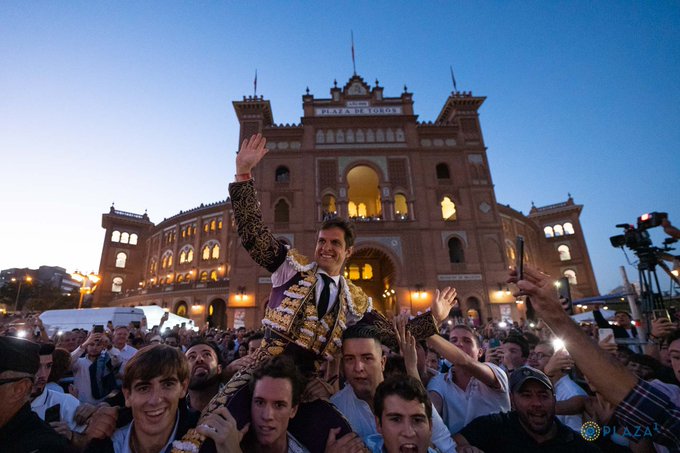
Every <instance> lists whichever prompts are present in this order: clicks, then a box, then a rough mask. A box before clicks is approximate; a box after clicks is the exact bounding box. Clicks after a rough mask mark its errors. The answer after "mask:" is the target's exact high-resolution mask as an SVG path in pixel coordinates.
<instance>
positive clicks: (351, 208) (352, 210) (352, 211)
mask: <svg viewBox="0 0 680 453" xmlns="http://www.w3.org/2000/svg"><path fill="white" fill-rule="evenodd" d="M347 212H349V216H350V217H356V216H357V205H356V204H354V202H353V201H350V202H349V203H347Z"/></svg>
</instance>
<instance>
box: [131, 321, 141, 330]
mask: <svg viewBox="0 0 680 453" xmlns="http://www.w3.org/2000/svg"><path fill="white" fill-rule="evenodd" d="M140 325H141V323H140V322H139V321H132V326H133V327H134V328H135V329H139V326H140Z"/></svg>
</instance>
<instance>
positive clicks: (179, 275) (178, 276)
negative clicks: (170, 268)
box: [177, 274, 184, 283]
mask: <svg viewBox="0 0 680 453" xmlns="http://www.w3.org/2000/svg"><path fill="white" fill-rule="evenodd" d="M183 281H184V275H182V274H177V283H182V282H183Z"/></svg>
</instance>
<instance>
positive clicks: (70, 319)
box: [39, 307, 144, 336]
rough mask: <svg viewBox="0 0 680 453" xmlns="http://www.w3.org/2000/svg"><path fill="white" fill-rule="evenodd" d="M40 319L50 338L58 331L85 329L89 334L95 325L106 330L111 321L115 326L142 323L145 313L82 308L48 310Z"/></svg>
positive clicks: (114, 308) (137, 310)
mask: <svg viewBox="0 0 680 453" xmlns="http://www.w3.org/2000/svg"><path fill="white" fill-rule="evenodd" d="M39 317H40V319H41V320H42V322H43V325H44V326H45V330H46V331H47V334H48V335H49V336H52V335H54V334H55V333H56V332H58V331H62V332H66V331H69V330H73V329H85V330H87V331H88V332H89V331H90V330H92V327H93V326H95V325H102V326H104V328H106V325H107V324H108V322H109V321H111V322H113V326H114V327H116V326H127V325H129V324H130V323H131V322H141V321H142V318H143V317H144V312H143V311H142V310H140V309H139V308H130V307H101V308H81V309H73V310H48V311H44V312H42V313H41V314H40V316H39Z"/></svg>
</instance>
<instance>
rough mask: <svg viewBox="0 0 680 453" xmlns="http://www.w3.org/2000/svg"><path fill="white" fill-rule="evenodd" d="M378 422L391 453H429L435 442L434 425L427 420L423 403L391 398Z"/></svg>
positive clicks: (388, 451) (390, 396)
mask: <svg viewBox="0 0 680 453" xmlns="http://www.w3.org/2000/svg"><path fill="white" fill-rule="evenodd" d="M376 418H377V417H376ZM376 422H377V423H376V424H377V426H378V432H379V433H380V434H382V436H383V439H384V440H385V451H386V452H387V453H401V452H412V453H426V452H427V449H428V447H429V446H430V440H431V438H432V423H431V421H430V420H429V419H428V418H427V412H425V406H424V405H423V403H421V402H418V401H416V400H410V401H407V400H405V399H403V398H402V397H400V396H398V395H389V396H387V397H386V398H385V401H384V402H383V412H382V414H381V416H380V419H378V420H376Z"/></svg>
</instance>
